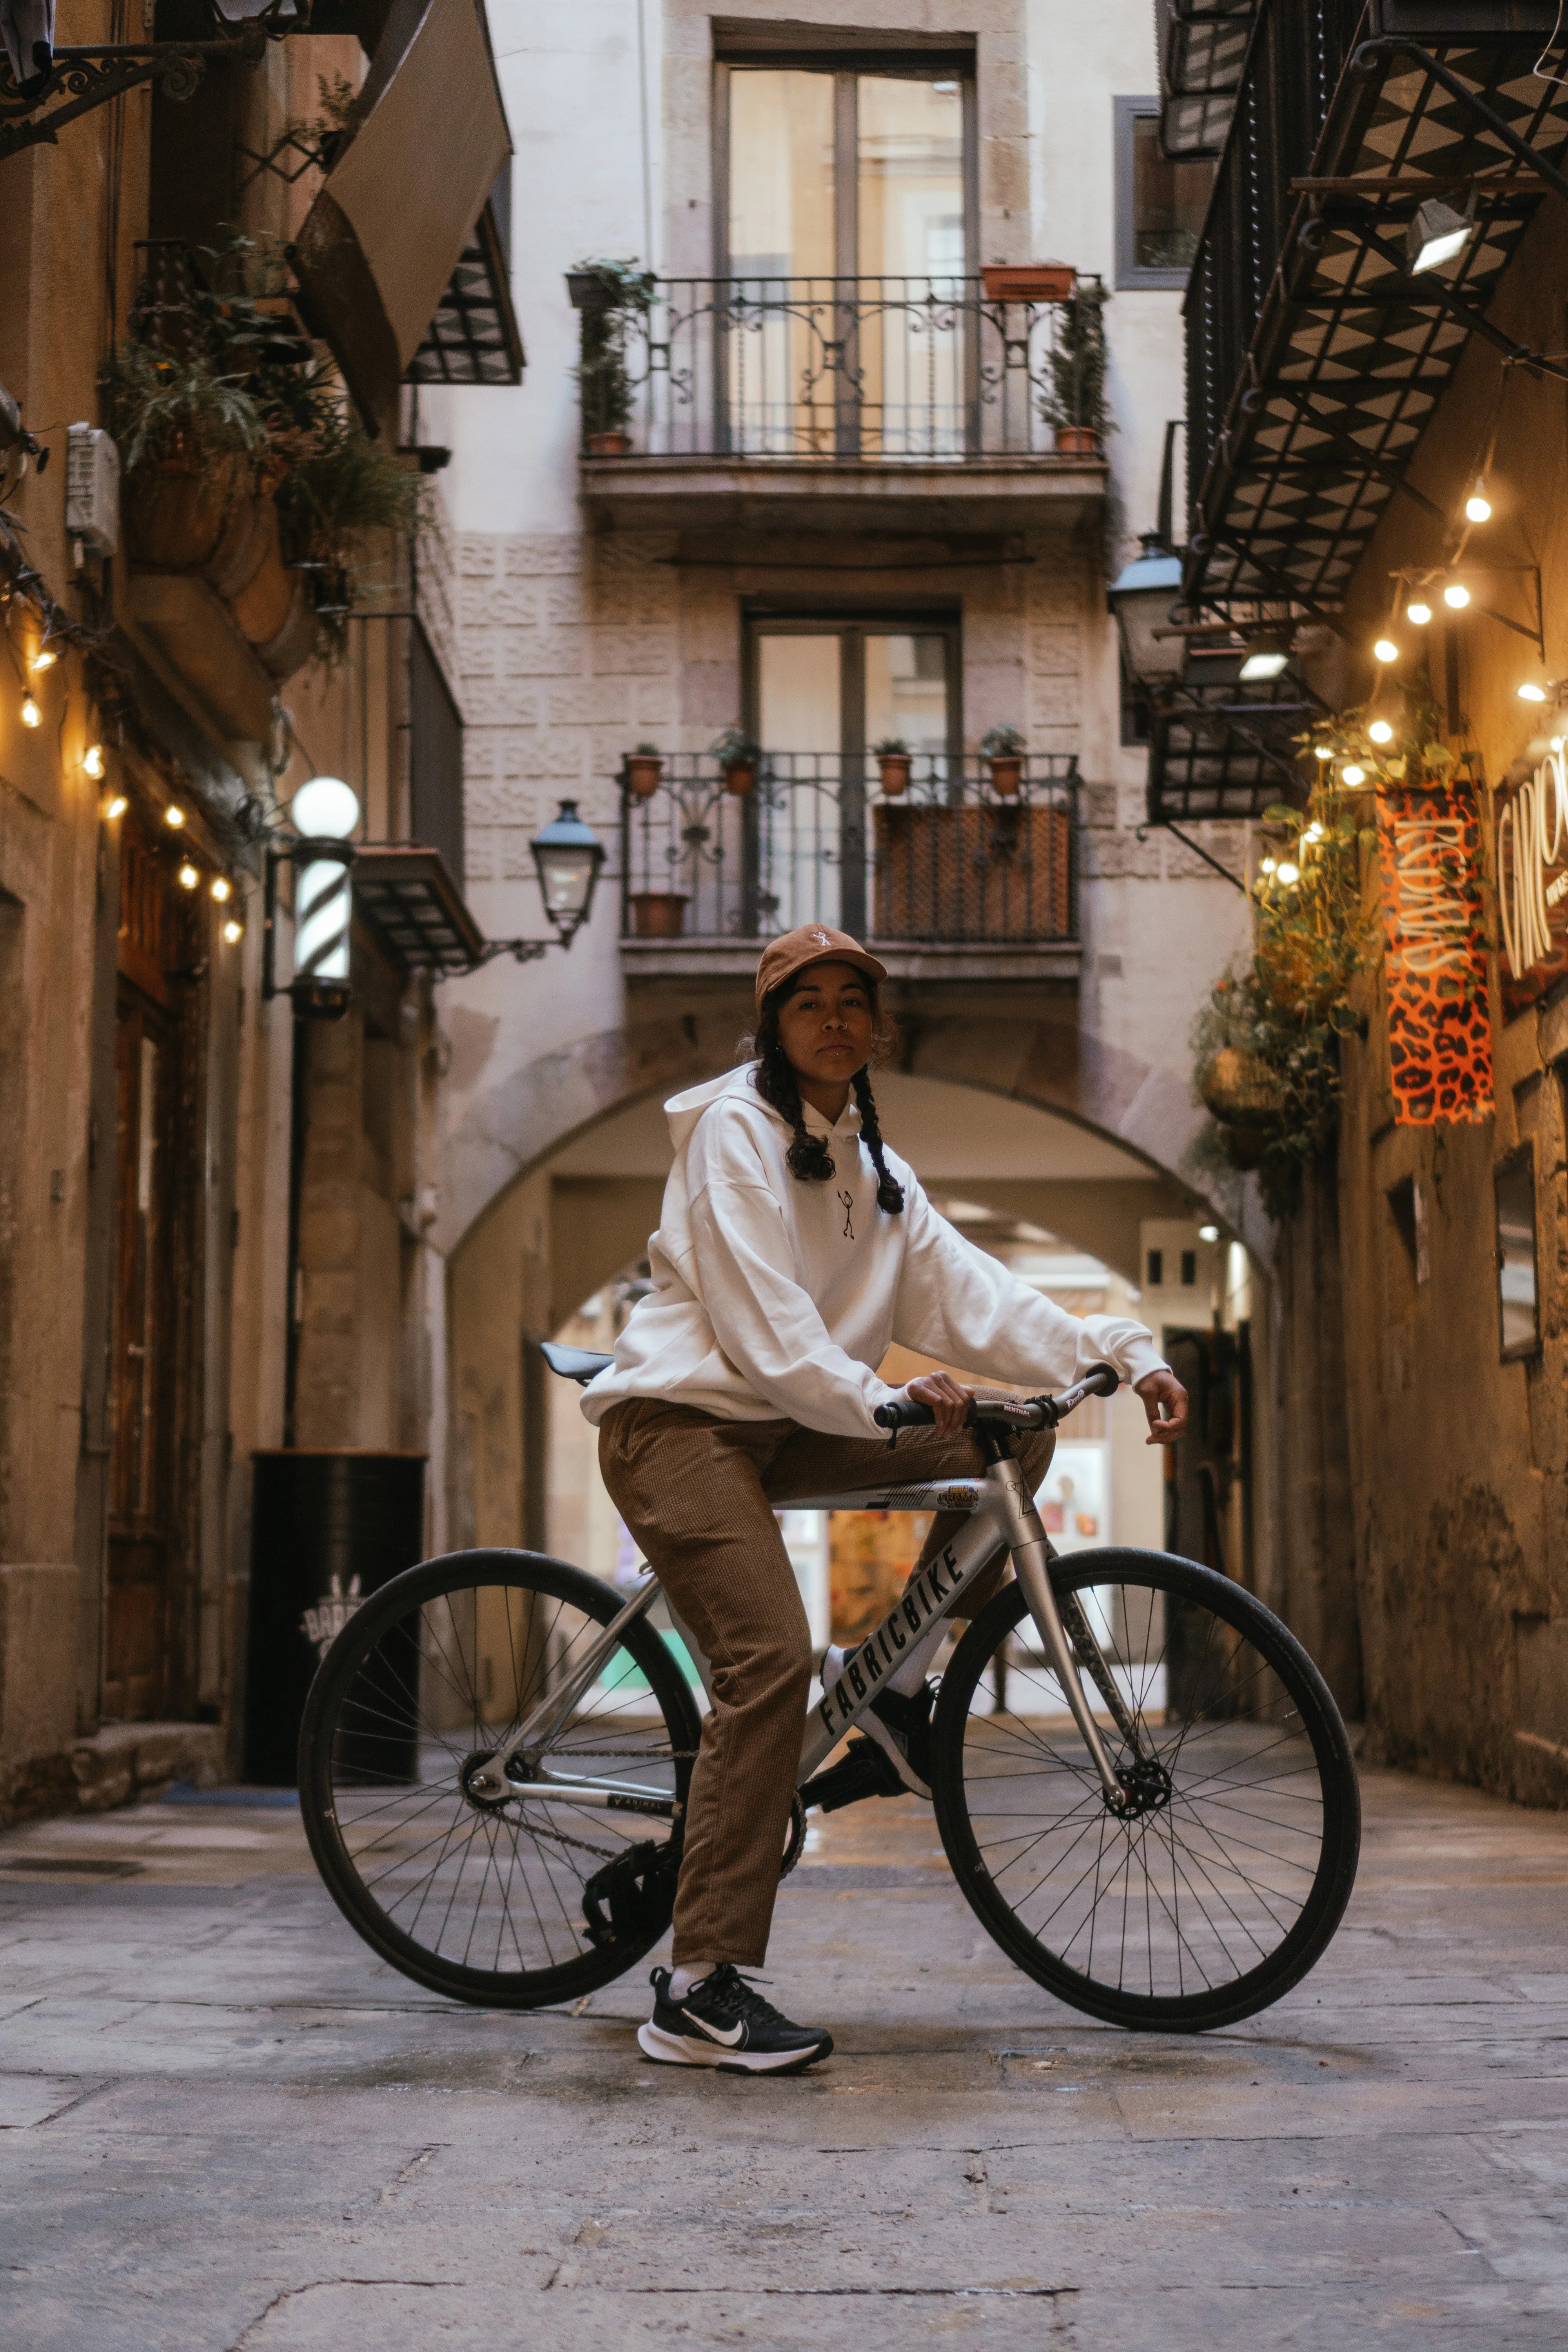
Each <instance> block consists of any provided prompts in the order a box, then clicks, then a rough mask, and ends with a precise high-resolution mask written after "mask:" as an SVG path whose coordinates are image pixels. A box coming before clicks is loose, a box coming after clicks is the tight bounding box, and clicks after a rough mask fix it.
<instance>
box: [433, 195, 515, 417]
mask: <svg viewBox="0 0 1568 2352" xmlns="http://www.w3.org/2000/svg"><path fill="white" fill-rule="evenodd" d="M524 363H525V354H524V352H523V348H522V337H521V333H520V332H519V330H518V324H517V313H516V312H515V311H514V310H513V309H512V306H511V283H510V270H509V269H508V268H507V257H506V240H505V237H504V236H503V235H502V222H501V219H500V213H499V210H498V199H497V197H496V194H494V193H493V192H492V193H491V194H490V195H489V197H487V198H486V201H485V207H484V210H483V211H482V212H481V213H480V215H479V219H478V220H477V221H476V222H475V223H474V227H473V234H472V235H471V236H470V237H469V238H468V243H467V245H465V246H464V247H463V250H462V252H461V253H460V254H459V255H458V264H457V268H455V269H454V270H453V272H452V275H451V278H450V280H449V282H448V284H447V291H446V292H445V294H443V296H442V297H441V299H440V302H439V303H438V304H437V310H436V315H435V317H434V318H433V319H432V320H431V321H430V324H429V326H428V327H427V328H426V331H425V340H424V341H423V342H422V343H421V344H420V346H419V349H418V350H417V351H416V352H415V354H414V357H413V359H412V360H411V361H410V362H409V364H408V369H407V373H406V374H405V379H404V381H405V383H521V382H522V371H523V366H524Z"/></svg>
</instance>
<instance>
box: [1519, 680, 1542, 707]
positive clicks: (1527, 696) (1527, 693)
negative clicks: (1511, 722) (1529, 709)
mask: <svg viewBox="0 0 1568 2352" xmlns="http://www.w3.org/2000/svg"><path fill="white" fill-rule="evenodd" d="M1514 691H1515V693H1516V694H1517V695H1518V696H1519V698H1520V700H1521V702H1544V701H1545V699H1546V688H1544V687H1543V686H1532V685H1531V682H1530V680H1529V679H1528V678H1527V679H1526V680H1525V682H1524V684H1523V685H1522V686H1521V687H1516V688H1515V689H1514Z"/></svg>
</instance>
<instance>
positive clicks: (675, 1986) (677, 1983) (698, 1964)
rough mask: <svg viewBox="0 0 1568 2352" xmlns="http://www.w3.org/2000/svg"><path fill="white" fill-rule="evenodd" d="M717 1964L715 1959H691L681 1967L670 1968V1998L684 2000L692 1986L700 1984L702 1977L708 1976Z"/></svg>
mask: <svg viewBox="0 0 1568 2352" xmlns="http://www.w3.org/2000/svg"><path fill="white" fill-rule="evenodd" d="M718 1965H719V1963H718V1961H717V1960H691V1961H689V1962H688V1964H687V1966H686V1967H685V1968H683V1969H671V1970H670V1972H669V1997H670V1999H671V2000H685V1999H686V1996H687V1994H688V1993H689V1991H690V1990H692V1988H693V1986H694V1985H700V1983H701V1982H702V1979H704V1977H710V1976H711V1975H712V1973H713V1971H714V1969H716V1968H717V1967H718Z"/></svg>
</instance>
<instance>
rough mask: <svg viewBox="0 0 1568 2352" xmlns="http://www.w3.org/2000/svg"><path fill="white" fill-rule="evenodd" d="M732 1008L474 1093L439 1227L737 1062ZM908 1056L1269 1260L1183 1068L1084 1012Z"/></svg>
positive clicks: (458, 1224)
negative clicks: (1208, 1153)
mask: <svg viewBox="0 0 1568 2352" xmlns="http://www.w3.org/2000/svg"><path fill="white" fill-rule="evenodd" d="M734 1031H735V1024H734V1020H733V1017H732V1016H717V1017H716V1016H712V1015H710V1016H708V1017H702V1016H699V1015H695V1014H691V1013H687V1014H683V1015H681V1016H679V1018H669V1019H664V1020H654V1021H647V1022H643V1023H637V1024H633V1025H631V1026H629V1027H626V1028H624V1029H606V1030H601V1031H599V1032H598V1033H597V1034H595V1035H593V1036H588V1037H584V1038H580V1039H579V1040H577V1041H576V1042H575V1043H574V1044H573V1045H563V1046H560V1047H558V1048H557V1049H556V1050H555V1051H554V1052H552V1053H550V1054H545V1055H541V1056H540V1057H539V1058H538V1060H536V1061H533V1062H530V1063H528V1064H525V1065H524V1066H523V1067H521V1069H518V1070H514V1071H513V1072H511V1073H510V1075H509V1076H507V1077H506V1078H504V1079H502V1080H501V1081H500V1083H499V1084H498V1085H497V1086H495V1087H491V1088H490V1089H489V1090H488V1091H487V1092H486V1093H485V1094H483V1095H481V1096H480V1097H479V1098H478V1100H477V1101H475V1102H474V1103H472V1104H471V1105H470V1106H469V1108H468V1110H467V1111H466V1112H465V1113H464V1115H463V1117H462V1118H461V1119H460V1120H459V1121H458V1125H457V1127H456V1128H455V1129H454V1130H453V1132H452V1134H451V1135H450V1137H449V1138H448V1139H447V1148H446V1152H445V1155H444V1163H443V1171H442V1172H443V1182H442V1186H441V1211H440V1216H439V1220H438V1223H437V1230H436V1234H435V1236H434V1237H435V1239H436V1240H437V1244H438V1245H439V1246H440V1247H441V1248H442V1250H443V1251H444V1252H445V1253H446V1255H447V1256H448V1257H450V1256H452V1255H455V1253H456V1252H457V1251H458V1249H459V1248H460V1247H461V1245H462V1244H463V1242H464V1240H465V1238H466V1237H467V1235H468V1233H469V1231H470V1230H471V1228H472V1227H473V1226H474V1225H475V1224H476V1223H478V1222H479V1219H480V1218H482V1217H483V1216H484V1215H485V1214H486V1213H487V1212H488V1211H489V1210H490V1209H491V1208H493V1207H494V1206H495V1204H496V1203H497V1202H499V1201H500V1198H501V1196H502V1195H503V1194H504V1193H505V1192H507V1191H509V1190H510V1187H511V1186H512V1185H514V1184H516V1183H518V1182H519V1181H521V1180H523V1179H525V1178H526V1177H527V1176H528V1175H529V1174H530V1173H531V1171H534V1170H536V1169H538V1168H539V1167H540V1166H542V1163H544V1162H545V1161H547V1160H550V1159H551V1158H552V1156H553V1155H554V1154H555V1153H557V1152H558V1151H560V1150H562V1149H563V1146H564V1145H566V1144H567V1143H568V1142H570V1141H571V1140H572V1139H573V1138H574V1136H577V1135H579V1134H581V1133H583V1132H584V1130H585V1129H589V1128H591V1127H593V1126H594V1125H595V1124H596V1123H597V1122H598V1121H600V1120H602V1119H604V1118H608V1117H610V1116H611V1115H612V1114H613V1113H615V1112H616V1111H619V1110H622V1109H625V1108H626V1107H627V1106H628V1105H630V1104H632V1103H635V1102H637V1101H638V1100H640V1099H642V1098H643V1097H647V1096H648V1095H650V1094H654V1093H657V1092H661V1091H668V1092H670V1093H674V1092H677V1091H678V1090H679V1088H680V1087H683V1086H696V1085H697V1084H699V1083H700V1080H702V1079H703V1078H707V1077H714V1076H718V1075H719V1073H720V1072H721V1071H722V1070H725V1069H728V1068H729V1067H730V1066H731V1065H732V1063H733V1060H734ZM902 1066H903V1067H904V1068H905V1069H907V1070H908V1071H909V1072H910V1074H911V1075H913V1076H921V1077H930V1078H937V1079H942V1080H945V1081H946V1082H947V1083H949V1084H951V1085H954V1086H963V1087H977V1088H979V1089H980V1090H981V1091H983V1092H986V1093H993V1094H1001V1095H1005V1096H1007V1097H1011V1098H1013V1099H1014V1100H1016V1101H1017V1102H1019V1103H1023V1104H1027V1105H1032V1106H1034V1107H1035V1108H1038V1109H1040V1110H1045V1111H1049V1112H1052V1113H1054V1114H1055V1115H1057V1116H1058V1117H1059V1118H1068V1119H1070V1120H1072V1121H1073V1122H1074V1123H1075V1124H1077V1125H1079V1126H1081V1127H1084V1128H1087V1129H1090V1130H1092V1131H1094V1132H1095V1133H1098V1134H1100V1135H1102V1136H1104V1137H1106V1138H1107V1139H1109V1140H1110V1141H1111V1142H1113V1143H1115V1144H1118V1145H1120V1146H1121V1148H1122V1149H1123V1150H1127V1151H1130V1152H1131V1153H1133V1154H1134V1155H1135V1156H1136V1157H1137V1158H1139V1159H1141V1160H1144V1161H1145V1162H1146V1163H1147V1165H1148V1166H1149V1168H1150V1170H1151V1171H1152V1172H1153V1173H1155V1174H1157V1175H1161V1176H1163V1177H1165V1178H1167V1179H1169V1180H1170V1181H1173V1182H1174V1183H1176V1184H1177V1185H1179V1186H1180V1187H1181V1188H1182V1190H1183V1191H1184V1192H1185V1193H1186V1194H1187V1195H1188V1196H1189V1197H1190V1198H1191V1200H1192V1201H1193V1202H1194V1208H1199V1207H1206V1208H1208V1209H1211V1210H1212V1211H1213V1212H1214V1213H1215V1216H1216V1217H1217V1218H1218V1219H1219V1221H1220V1222H1221V1223H1223V1224H1224V1225H1226V1226H1227V1227H1228V1228H1229V1230H1230V1231H1231V1232H1232V1233H1234V1234H1236V1235H1237V1238H1238V1239H1239V1240H1241V1241H1243V1242H1245V1244H1247V1249H1248V1250H1249V1252H1250V1253H1251V1255H1252V1256H1253V1257H1254V1258H1255V1259H1256V1260H1258V1262H1259V1263H1260V1264H1262V1265H1265V1266H1268V1265H1271V1264H1272V1261H1273V1256H1274V1233H1273V1228H1272V1226H1271V1225H1270V1223H1269V1222H1268V1218H1267V1217H1266V1216H1265V1215H1264V1214H1263V1213H1262V1210H1261V1206H1260V1203H1259V1202H1258V1198H1257V1192H1256V1187H1255V1186H1254V1185H1253V1184H1251V1183H1247V1184H1245V1185H1243V1184H1240V1183H1230V1184H1226V1185H1224V1186H1223V1187H1221V1186H1217V1185H1215V1183H1214V1182H1213V1181H1210V1180H1207V1179H1205V1176H1204V1175H1203V1173H1201V1172H1194V1171H1193V1170H1192V1169H1191V1168H1190V1167H1189V1166H1188V1165H1187V1164H1186V1163H1187V1160H1188V1155H1189V1151H1190V1149H1191V1146H1192V1144H1193V1141H1194V1138H1195V1136H1196V1134H1197V1132H1198V1130H1199V1129H1200V1128H1201V1126H1202V1124H1203V1113H1202V1111H1201V1110H1200V1109H1199V1108H1197V1107H1196V1105H1195V1104H1194V1101H1193V1099H1192V1096H1191V1093H1190V1090H1189V1088H1188V1087H1187V1085H1186V1082H1185V1081H1184V1079H1182V1078H1179V1077H1177V1076H1174V1075H1173V1073H1172V1072H1171V1071H1169V1070H1163V1069H1160V1068H1158V1067H1157V1066H1154V1065H1153V1064H1152V1063H1149V1062H1144V1061H1142V1060H1140V1059H1139V1057H1138V1056H1137V1055H1132V1054H1129V1053H1126V1052H1124V1051H1123V1050H1122V1049H1121V1048H1120V1047H1118V1046H1114V1045H1106V1044H1105V1043H1104V1042H1103V1041H1102V1040H1100V1039H1099V1038H1096V1037H1094V1036H1092V1035H1090V1034H1089V1033H1088V1032H1086V1031H1084V1030H1083V1029H1081V1028H1079V1026H1078V1025H1077V1024H1075V1023H1071V1022H1066V1021H1059V1020H1058V1021H1052V1020H1043V1019H1042V1020H1037V1021H1034V1022H1023V1023H1020V1022H1017V1021H1014V1020H1009V1021H1005V1022H999V1021H997V1022H988V1021H986V1020H984V1018H981V1017H977V1016H976V1015H974V1014H972V1013H963V1014H952V1015H944V1016H941V1017H938V1018H936V1019H932V1020H927V1021H924V1022H922V1023H921V1025H920V1027H919V1030H918V1032H916V1033H915V1034H913V1035H912V1037H911V1038H910V1041H909V1048H908V1050H907V1051H906V1053H905V1055H904V1056H903V1059H902Z"/></svg>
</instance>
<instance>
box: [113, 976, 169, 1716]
mask: <svg viewBox="0 0 1568 2352" xmlns="http://www.w3.org/2000/svg"><path fill="white" fill-rule="evenodd" d="M174 1044H175V1041H174V1033H173V1029H172V1025H171V1024H170V1021H169V1019H168V1015H167V1013H165V1012H164V1011H163V1008H162V1007H160V1006H158V1005H156V1004H154V1003H152V1001H151V1000H150V999H149V998H148V997H146V996H144V995H143V994H142V992H141V991H140V990H139V989H136V988H133V987H132V986H129V985H128V984H126V983H125V982H121V992H120V1003H119V1009H118V1018H117V1020H116V1024H115V1039H114V1063H115V1086H116V1097H117V1100H116V1118H115V1128H116V1138H115V1139H116V1155H117V1156H116V1187H115V1225H114V1308H113V1322H112V1327H111V1337H110V1504H109V1511H110V1517H109V1577H108V1594H107V1606H106V1622H105V1626H104V1653H103V1655H104V1666H103V1712H104V1714H105V1715H106V1716H107V1717H119V1718H121V1720H126V1721H132V1722H135V1721H142V1722H145V1721H146V1720H148V1719H149V1718H150V1717H154V1716H157V1715H158V1714H160V1713H161V1712H162V1711H163V1707H164V1706H165V1704H166V1688H165V1686H166V1680H167V1677H166V1675H165V1671H164V1662H165V1657H166V1653H167V1648H168V1638H169V1632H170V1627H169V1622H168V1620H169V1597H170V1596H169V1585H170V1575H171V1566H172V1561H171V1552H172V1534H173V1530H172V1528H171V1524H170V1522H171V1517H172V1510H171V1503H172V1487H173V1475H172V1474H173V1468H174V1444H173V1437H174V1432H173V1429H172V1427H171V1422H172V1417H173V1412H172V1408H173V1396H174V1343H175V1329H176V1323H175V1307H174V1281H173V1248H172V1244H173V1240H174V1224H173V1217H172V1213H171V1203H172V1199H173V1193H174V1172H175V1171H174V1113H175V1103H176V1084H175V1068H174V1063H175V1052H174Z"/></svg>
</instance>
